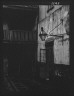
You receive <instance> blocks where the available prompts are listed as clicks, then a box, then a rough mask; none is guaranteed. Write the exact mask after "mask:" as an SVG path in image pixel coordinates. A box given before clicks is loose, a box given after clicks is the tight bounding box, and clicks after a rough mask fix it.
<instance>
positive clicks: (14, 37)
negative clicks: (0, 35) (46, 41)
mask: <svg viewBox="0 0 74 96" xmlns="http://www.w3.org/2000/svg"><path fill="white" fill-rule="evenodd" d="M3 32H4V39H3V40H7V41H36V33H35V32H32V31H24V30H4V31H3Z"/></svg>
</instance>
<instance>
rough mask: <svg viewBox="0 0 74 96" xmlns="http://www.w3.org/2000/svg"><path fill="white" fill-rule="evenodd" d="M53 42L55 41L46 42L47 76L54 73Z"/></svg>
mask: <svg viewBox="0 0 74 96" xmlns="http://www.w3.org/2000/svg"><path fill="white" fill-rule="evenodd" d="M53 44H54V42H53V41H51V42H46V44H45V46H46V78H49V76H50V74H51V73H52V72H51V71H52V69H53V64H54V54H53Z"/></svg>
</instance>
